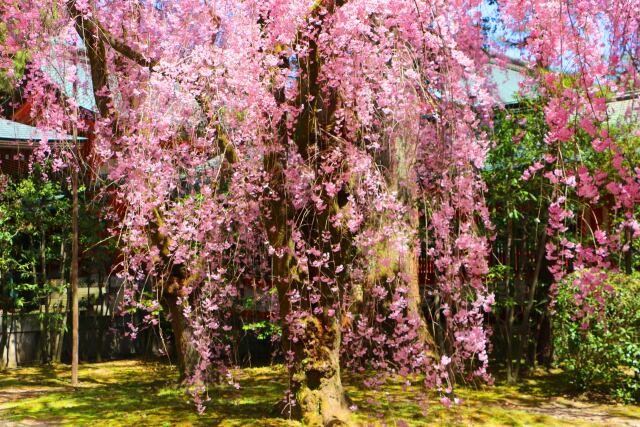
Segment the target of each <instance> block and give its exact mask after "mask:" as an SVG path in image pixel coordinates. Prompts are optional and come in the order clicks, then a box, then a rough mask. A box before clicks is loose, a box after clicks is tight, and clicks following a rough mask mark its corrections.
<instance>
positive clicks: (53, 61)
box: [40, 31, 98, 112]
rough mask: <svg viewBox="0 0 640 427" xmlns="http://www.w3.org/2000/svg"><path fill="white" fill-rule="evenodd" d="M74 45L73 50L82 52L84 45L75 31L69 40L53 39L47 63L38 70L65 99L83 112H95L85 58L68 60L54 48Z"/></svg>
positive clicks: (88, 70) (91, 86)
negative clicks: (69, 99) (58, 89)
mask: <svg viewBox="0 0 640 427" xmlns="http://www.w3.org/2000/svg"><path fill="white" fill-rule="evenodd" d="M74 44H75V48H79V50H80V52H82V51H84V43H83V42H82V39H81V38H80V36H79V35H78V33H76V32H75V31H73V35H72V37H71V40H63V39H62V38H57V39H53V40H52V41H51V50H50V53H49V55H48V62H47V63H46V64H42V65H41V67H40V68H41V69H42V71H43V72H44V73H45V74H47V76H48V77H49V78H50V79H51V82H52V83H54V84H55V85H56V86H58V87H59V88H60V90H61V91H62V92H63V93H64V95H65V96H66V97H67V98H72V99H75V100H76V102H77V103H78V105H79V106H80V107H82V108H84V109H85V110H89V111H93V112H96V111H98V107H97V105H96V100H95V97H94V94H93V82H92V81H91V69H90V66H89V63H88V60H87V58H86V57H81V58H77V57H76V58H75V59H70V58H65V57H64V55H60V54H59V53H57V51H59V50H58V49H56V46H58V45H66V46H72V45H74ZM60 51H62V52H64V49H60ZM78 59H79V60H78ZM72 75H73V76H72Z"/></svg>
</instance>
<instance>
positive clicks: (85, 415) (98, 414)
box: [0, 361, 640, 427]
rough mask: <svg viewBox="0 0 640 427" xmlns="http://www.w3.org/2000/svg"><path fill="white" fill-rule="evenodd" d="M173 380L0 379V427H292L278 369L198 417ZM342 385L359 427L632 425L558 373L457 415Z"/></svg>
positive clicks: (48, 370) (103, 372)
mask: <svg viewBox="0 0 640 427" xmlns="http://www.w3.org/2000/svg"><path fill="white" fill-rule="evenodd" d="M175 375H176V374H175V371H174V370H173V369H172V368H171V367H170V366H167V365H164V364H158V363H149V362H141V361H117V362H108V363H96V364H84V365H81V368H80V383H81V384H80V387H79V388H78V389H77V390H74V389H72V388H71V387H70V385H69V382H70V380H69V367H68V366H65V365H54V366H42V367H33V368H22V369H18V370H11V371H6V372H0V425H13V426H17V425H25V426H29V425H72V426H91V427H98V426H132V425H138V426H212V425H221V426H247V425H253V426H299V425H300V424H299V423H297V422H294V421H289V420H286V419H283V418H281V417H277V416H275V415H274V414H273V407H274V403H275V402H277V401H278V399H279V398H281V396H282V394H283V391H284V386H283V378H284V372H283V370H282V369H281V368H280V367H268V368H248V369H243V370H239V371H237V372H236V375H237V377H238V378H239V380H240V384H241V389H240V390H235V389H233V388H231V387H220V388H215V389H214V390H212V391H211V392H210V397H211V401H210V402H209V405H208V410H207V412H206V413H205V414H204V415H202V416H198V415H197V414H196V412H195V410H194V407H193V405H192V404H191V403H189V401H188V397H186V396H185V393H184V390H183V389H181V388H179V387H177V386H176V383H175ZM345 382H346V384H347V390H348V393H349V396H350V398H351V399H352V400H353V403H354V404H355V405H357V406H358V411H357V412H356V414H357V418H358V422H359V423H360V424H361V425H390V426H394V425H395V426H403V425H405V426H406V425H415V426H432V425H474V426H475V425H487V426H503V425H509V426H532V425H548V426H558V425H575V426H584V425H640V407H637V406H619V405H612V404H609V405H607V404H602V403H600V404H596V403H591V402H588V401H585V400H580V399H578V398H576V397H572V398H568V397H566V395H565V392H566V388H565V384H566V381H565V378H564V377H563V376H562V374H561V373H555V374H554V373H539V374H538V375H536V376H533V377H532V378H531V379H529V380H527V381H525V382H523V383H522V384H521V385H519V386H506V385H501V384H498V385H497V386H493V387H480V388H461V389H459V390H458V395H459V396H460V397H461V398H462V399H463V403H462V404H461V405H458V406H456V407H455V408H453V409H445V408H443V407H442V406H441V405H440V404H439V403H436V402H437V398H436V397H435V396H433V397H432V399H431V400H430V404H429V405H428V407H427V409H426V411H425V410H424V408H422V407H421V405H420V404H419V403H418V402H417V398H416V396H418V395H419V394H420V392H419V390H418V389H416V388H411V387H409V388H406V389H403V388H402V387H401V386H400V385H399V384H398V385H391V386H388V387H386V388H385V389H384V390H383V391H382V392H378V394H377V395H375V396H372V395H371V393H369V392H367V391H366V388H365V387H364V386H362V384H361V383H360V382H359V381H358V380H357V379H354V378H346V381H345ZM371 397H373V399H371Z"/></svg>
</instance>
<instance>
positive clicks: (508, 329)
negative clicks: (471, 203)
mask: <svg viewBox="0 0 640 427" xmlns="http://www.w3.org/2000/svg"><path fill="white" fill-rule="evenodd" d="M514 258H515V257H514V256H513V221H512V220H511V219H509V220H508V221H507V248H506V260H507V265H508V266H509V270H508V275H507V278H506V280H505V287H506V295H507V301H509V300H511V299H512V297H514V295H513V293H512V290H511V282H512V281H511V275H512V267H513V265H514ZM514 311H515V308H514V304H513V303H511V304H508V305H507V308H506V313H505V317H506V318H505V321H504V322H505V323H504V325H505V326H504V331H505V340H506V344H507V349H506V350H507V354H506V365H507V382H508V383H509V384H513V383H514V382H515V378H514V376H513V375H514V369H513V323H514V321H515V313H514Z"/></svg>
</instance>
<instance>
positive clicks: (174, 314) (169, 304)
mask: <svg viewBox="0 0 640 427" xmlns="http://www.w3.org/2000/svg"><path fill="white" fill-rule="evenodd" d="M162 306H163V308H164V310H165V311H166V312H168V313H169V317H170V322H171V330H172V332H173V339H174V343H175V352H176V366H177V367H178V371H179V373H180V376H179V380H180V381H184V380H185V379H186V378H187V376H188V375H189V374H190V373H191V369H192V367H193V364H194V363H195V354H194V350H193V348H192V347H191V339H192V336H191V330H190V328H189V326H188V325H187V323H186V321H185V318H184V316H183V314H182V310H181V309H180V306H179V305H178V297H177V296H176V295H175V294H173V293H165V294H164V295H163V298H162Z"/></svg>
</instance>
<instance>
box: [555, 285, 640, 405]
mask: <svg viewBox="0 0 640 427" xmlns="http://www.w3.org/2000/svg"><path fill="white" fill-rule="evenodd" d="M570 279H571V278H570ZM573 279H575V275H574V277H573ZM601 286H602V289H601V291H602V292H601V295H602V296H603V297H604V303H605V306H604V310H603V311H602V312H601V313H598V311H597V310H596V311H594V312H593V313H591V314H588V315H587V316H586V317H584V316H581V315H580V314H579V313H580V307H579V306H578V305H577V304H576V302H575V296H576V295H577V294H578V292H579V291H578V288H577V286H576V284H574V280H567V281H565V282H563V283H562V284H561V285H560V286H559V289H558V298H557V307H556V309H557V313H556V315H555V320H554V344H555V357H556V360H557V362H558V365H559V366H561V367H562V368H564V369H565V370H567V371H568V372H570V373H571V375H570V376H569V377H570V378H571V381H572V382H573V384H574V385H575V386H576V387H577V388H578V389H579V390H589V391H598V392H604V393H607V394H609V395H610V396H612V397H614V398H616V399H619V400H622V401H624V402H627V403H632V402H640V273H634V274H632V275H625V274H621V273H610V275H609V277H608V278H607V279H606V280H605V281H604V282H603V283H602V285H601ZM589 298H591V299H592V300H591V301H589ZM595 298H596V297H594V296H591V297H588V298H587V300H585V302H586V303H587V304H592V305H591V306H592V307H597V306H599V304H598V302H597V301H596V300H595ZM581 307H584V303H582V304H581Z"/></svg>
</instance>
